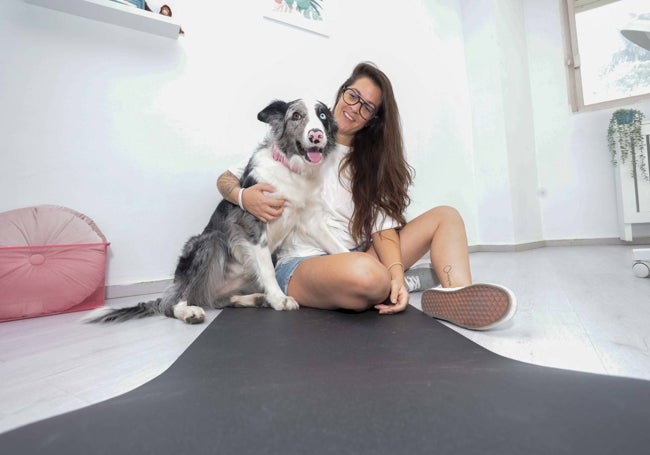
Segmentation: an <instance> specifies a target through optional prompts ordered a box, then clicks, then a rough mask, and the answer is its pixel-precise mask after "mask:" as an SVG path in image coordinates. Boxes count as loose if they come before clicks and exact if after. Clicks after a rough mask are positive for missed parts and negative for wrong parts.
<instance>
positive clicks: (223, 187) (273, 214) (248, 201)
mask: <svg viewBox="0 0 650 455" xmlns="http://www.w3.org/2000/svg"><path fill="white" fill-rule="evenodd" d="M217 189H218V190H219V193H221V195H222V196H223V198H224V199H225V200H227V201H229V202H232V203H233V204H235V205H239V203H240V197H241V206H242V208H243V209H244V210H246V211H247V212H249V213H251V214H252V215H253V216H255V217H256V218H257V219H259V220H261V221H263V222H265V223H266V222H268V221H272V220H274V219H276V218H278V217H279V216H280V215H282V211H283V210H284V199H276V198H272V197H268V196H267V193H273V192H275V188H273V186H271V185H268V184H266V183H258V184H256V185H253V186H251V187H248V188H245V189H244V190H243V191H242V192H241V196H240V191H241V190H242V188H241V186H240V185H239V179H238V178H237V176H236V175H235V174H233V173H232V172H230V171H226V172H224V173H223V174H221V175H220V176H219V178H218V179H217Z"/></svg>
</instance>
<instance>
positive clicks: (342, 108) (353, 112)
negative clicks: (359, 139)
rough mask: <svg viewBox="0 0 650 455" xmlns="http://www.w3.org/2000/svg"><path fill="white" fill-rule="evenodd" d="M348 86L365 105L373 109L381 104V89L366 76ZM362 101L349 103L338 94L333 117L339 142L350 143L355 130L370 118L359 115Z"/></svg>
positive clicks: (360, 127)
mask: <svg viewBox="0 0 650 455" xmlns="http://www.w3.org/2000/svg"><path fill="white" fill-rule="evenodd" d="M348 88H350V89H353V90H354V91H355V92H356V93H357V95H358V96H360V97H361V99H362V100H363V101H364V102H365V103H367V105H370V106H373V107H374V108H375V111H377V110H379V106H380V105H381V97H382V93H381V89H380V88H379V87H378V86H377V85H376V84H375V83H374V82H373V81H372V79H370V78H368V77H360V78H359V79H357V80H356V81H354V82H353V83H352V84H350V85H349V86H348ZM361 108H362V103H360V102H359V103H357V104H354V105H352V106H351V105H349V104H347V103H346V102H345V101H344V100H343V96H342V95H340V96H339V98H338V100H337V101H336V106H335V107H334V119H335V120H336V123H337V124H338V126H339V130H338V134H337V135H336V141H337V142H338V143H339V144H343V145H351V144H352V139H353V138H354V135H355V134H356V133H357V131H359V130H361V129H362V128H363V127H364V126H366V124H367V123H368V122H369V121H371V120H366V119H364V118H363V117H362V116H361V113H360V110H361Z"/></svg>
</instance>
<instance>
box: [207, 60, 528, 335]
mask: <svg viewBox="0 0 650 455" xmlns="http://www.w3.org/2000/svg"><path fill="white" fill-rule="evenodd" d="M333 114H334V118H335V120H336V122H337V123H338V126H339V130H338V133H337V136H336V141H337V143H338V145H337V148H336V150H335V152H334V153H332V155H331V156H330V157H329V158H328V162H327V163H325V164H324V166H323V173H324V190H323V196H324V199H325V201H326V202H327V204H328V206H329V208H330V218H329V219H328V220H327V223H328V225H329V227H330V229H331V230H332V232H333V233H334V234H335V235H337V236H338V237H339V238H340V239H341V241H343V243H344V244H345V245H346V246H348V248H350V250H351V251H350V252H349V253H342V254H335V255H325V254H323V255H316V256H313V255H311V256H306V257H305V256H304V255H301V248H300V246H297V247H295V248H293V249H292V250H291V251H286V250H282V252H281V254H280V256H279V259H278V263H277V266H276V277H277V279H278V282H279V283H280V287H281V288H282V289H283V290H284V291H285V292H286V293H287V295H290V296H292V297H293V298H295V299H296V300H297V301H298V302H299V304H300V305H302V306H307V307H313V308H322V309H344V310H353V311H365V310H367V309H370V308H373V307H374V308H375V309H377V310H378V311H379V313H380V314H392V313H399V312H401V311H404V309H406V306H407V304H408V301H409V293H408V290H407V286H406V283H405V270H408V269H409V268H410V267H411V266H412V265H413V264H414V263H415V262H416V261H418V260H419V259H420V258H421V257H422V256H424V255H425V254H426V253H427V252H429V254H430V258H431V264H432V267H433V269H434V272H435V275H436V276H437V277H440V281H441V285H442V287H438V288H434V289H428V290H426V291H425V292H424V293H423V295H422V308H423V310H424V311H425V312H426V313H427V314H429V315H430V316H433V317H436V318H440V319H444V320H447V321H449V322H452V323H454V324H456V325H459V326H462V327H466V328H471V329H477V330H482V329H488V328H493V327H495V326H496V325H498V324H501V323H502V322H504V321H506V320H507V319H509V318H510V317H511V316H512V315H513V314H514V311H515V307H516V304H515V299H514V295H513V294H512V293H511V292H510V291H509V290H508V289H506V288H504V287H502V286H497V285H491V284H475V285H472V277H471V273H470V266H469V252H468V248H467V237H466V234H465V225H464V222H463V220H462V218H461V216H460V215H459V213H458V212H457V211H456V210H455V209H453V208H451V207H436V208H433V209H431V210H429V211H428V212H426V213H424V214H422V215H420V216H419V217H417V218H415V219H413V220H411V221H408V222H407V221H406V219H405V218H404V211H405V210H406V207H407V206H408V204H409V202H410V198H409V196H408V188H409V186H410V185H411V183H412V168H411V167H410V166H409V165H408V164H407V162H406V160H405V156H404V150H403V144H402V135H401V125H400V119H399V112H398V109H397V103H396V101H395V97H394V95H393V89H392V85H391V83H390V80H389V79H388V77H387V76H386V75H385V74H384V73H383V72H382V71H380V70H379V69H378V68H377V67H376V66H374V65H373V64H370V63H360V64H358V65H357V66H356V67H355V68H354V70H353V72H352V74H351V76H350V77H349V78H348V79H347V80H346V81H345V82H344V83H343V85H342V86H341V87H340V88H339V90H338V92H337V94H336V103H335V105H334V112H333ZM242 170H243V169H232V170H229V171H226V172H225V173H224V174H222V175H221V176H220V177H219V179H218V181H217V187H218V189H219V191H220V193H221V194H222V196H223V197H224V198H225V199H227V200H228V201H230V202H232V203H234V204H237V203H238V195H239V189H240V186H239V178H238V175H241V171H242ZM265 192H273V188H272V187H271V186H269V185H266V184H258V185H255V186H253V187H250V188H247V189H246V191H245V192H244V193H243V195H242V204H241V205H242V206H243V208H244V209H245V210H247V211H248V212H250V213H252V214H253V215H255V216H256V217H257V218H258V219H260V220H262V221H264V222H268V221H271V220H274V219H276V218H277V217H279V216H280V215H281V214H282V210H283V206H284V201H283V200H281V199H273V198H269V197H267V196H266V195H265ZM420 290H421V289H420Z"/></svg>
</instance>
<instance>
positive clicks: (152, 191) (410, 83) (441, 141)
mask: <svg viewBox="0 0 650 455" xmlns="http://www.w3.org/2000/svg"><path fill="white" fill-rule="evenodd" d="M173 3H174V5H173V6H174V10H175V13H176V14H175V15H176V16H178V17H179V19H180V21H181V23H182V26H183V28H184V30H185V32H186V36H185V37H181V38H180V39H179V40H177V41H176V40H170V39H167V38H162V37H157V36H152V35H147V34H145V33H141V32H138V31H134V30H130V29H126V28H122V27H116V26H113V25H110V24H104V23H99V22H95V21H91V20H88V19H85V18H81V17H76V16H72V15H69V14H65V13H60V12H57V11H52V10H49V9H45V8H41V7H37V6H33V5H29V4H26V3H24V2H23V1H22V0H5V1H4V2H3V6H2V8H1V9H0V100H2V104H1V107H0V109H1V111H0V112H1V114H0V115H1V116H2V119H1V121H0V137H2V138H3V139H4V140H3V141H2V145H1V147H2V166H1V167H0V211H5V210H11V209H14V208H19V207H25V206H30V205H36V204H45V203H47V204H58V205H65V206H68V207H71V208H74V209H76V210H78V211H81V212H83V213H85V214H87V215H88V216H90V217H91V218H93V219H94V220H95V221H96V223H97V224H98V225H99V227H100V228H101V229H102V231H103V232H104V233H105V234H106V236H107V238H108V239H109V241H110V242H111V246H110V248H109V268H108V284H109V285H115V284H128V283H132V282H141V281H150V280H158V279H164V278H168V277H169V276H170V275H171V274H172V273H173V269H174V267H175V262H176V258H177V256H178V254H179V252H180V249H181V247H182V245H183V243H184V242H185V240H186V239H187V238H188V237H189V236H190V235H193V234H196V233H198V232H200V231H201V230H202V229H203V227H204V225H205V223H206V222H207V219H208V217H209V216H210V214H211V212H212V210H213V208H214V206H215V205H216V203H217V201H218V200H219V196H218V193H217V191H216V189H215V180H216V177H217V176H218V174H219V173H220V172H222V171H223V170H225V169H226V168H227V167H228V166H229V165H231V164H233V163H235V162H238V161H239V160H241V159H242V158H244V157H245V156H247V155H248V154H249V153H250V152H251V151H252V149H253V148H254V147H255V146H256V144H257V143H258V141H259V140H261V138H262V135H263V134H264V133H265V128H264V125H263V124H261V123H259V122H258V121H257V120H256V114H257V112H258V111H259V110H260V109H261V108H263V107H264V105H265V104H266V103H267V102H269V101H271V100H272V99H274V98H296V97H299V96H302V95H303V94H305V93H309V94H311V93H315V94H317V95H318V96H319V97H320V98H322V99H324V100H325V101H326V102H330V103H331V102H332V101H333V96H334V93H335V90H336V89H337V88H338V85H339V84H340V83H341V82H342V81H343V80H344V79H345V78H346V77H347V76H348V74H349V72H350V71H351V69H352V67H353V66H354V64H356V63H357V62H358V61H360V60H371V61H374V62H376V63H377V64H378V65H379V66H380V67H381V68H382V69H384V70H385V71H386V73H387V74H388V75H389V76H390V77H391V79H392V80H393V83H394V86H395V91H396V94H397V96H398V102H399V104H400V108H401V112H402V119H403V124H404V132H405V140H406V143H407V147H408V154H409V159H410V160H411V161H412V162H413V164H414V165H415V166H416V167H417V168H418V174H417V178H416V185H415V188H414V190H413V198H414V203H413V206H412V208H411V212H412V213H413V214H417V213H420V212H422V211H423V210H425V209H426V208H428V207H429V206H432V205H434V204H443V203H444V204H451V205H454V206H457V207H458V208H459V209H460V210H461V211H462V212H463V214H464V216H465V217H466V219H467V223H468V228H469V233H470V238H471V239H473V240H475V239H477V237H478V235H477V232H476V225H477V224H476V219H475V203H474V200H475V195H474V188H473V186H472V185H467V184H466V183H465V182H467V181H471V180H472V179H471V175H472V166H471V148H470V144H471V142H470V134H469V130H468V124H469V116H470V114H469V105H468V91H467V84H466V83H465V82H464V81H465V78H466V76H465V67H464V63H463V52H462V46H463V44H462V32H461V30H462V25H461V21H460V13H459V10H460V8H459V4H458V2H457V1H456V0H446V1H435V2H426V3H423V2H421V1H418V0H405V1H403V2H401V3H400V4H399V6H397V5H396V4H395V3H394V2H383V1H382V2H377V1H374V0H363V1H362V0H359V1H355V2H337V1H334V0H328V1H327V5H328V8H332V13H333V14H332V17H331V20H332V27H331V36H330V37H329V38H324V37H321V36H318V35H315V34H310V33H307V32H304V31H301V30H297V29H294V28H291V27H288V26H284V25H280V24H277V23H274V22H271V21H269V20H266V19H264V18H263V17H262V13H263V12H264V11H266V7H267V5H269V4H271V3H273V2H269V1H259V2H257V3H252V2H236V1H235V2H206V1H203V0H176V1H175V2H173ZM339 3H340V5H338V4H339ZM337 5H338V6H339V7H340V6H341V5H344V6H345V10H343V9H341V8H339V9H338V10H336V6H337Z"/></svg>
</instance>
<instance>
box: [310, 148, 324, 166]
mask: <svg viewBox="0 0 650 455" xmlns="http://www.w3.org/2000/svg"><path fill="white" fill-rule="evenodd" d="M307 157H308V158H309V161H311V162H312V163H319V162H320V160H322V159H323V154H322V153H321V152H320V150H318V149H317V148H312V149H309V150H308V151H307Z"/></svg>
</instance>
